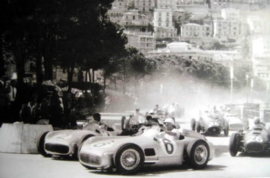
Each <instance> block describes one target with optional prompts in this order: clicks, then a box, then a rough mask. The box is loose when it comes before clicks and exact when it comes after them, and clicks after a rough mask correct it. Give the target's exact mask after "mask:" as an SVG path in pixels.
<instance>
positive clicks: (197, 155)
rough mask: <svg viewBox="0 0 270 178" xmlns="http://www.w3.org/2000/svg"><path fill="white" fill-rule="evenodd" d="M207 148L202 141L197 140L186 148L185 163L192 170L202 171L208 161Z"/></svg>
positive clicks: (208, 152)
mask: <svg viewBox="0 0 270 178" xmlns="http://www.w3.org/2000/svg"><path fill="white" fill-rule="evenodd" d="M209 155H210V151H209V146H208V144H207V143H206V142H205V141H204V140H197V141H195V142H194V143H190V144H189V145H188V147H187V158H186V159H187V163H188V164H189V165H190V166H191V167H192V168H193V169H203V168H205V167H206V165H207V163H208V160H209Z"/></svg>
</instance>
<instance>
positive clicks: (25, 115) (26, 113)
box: [20, 103, 32, 123]
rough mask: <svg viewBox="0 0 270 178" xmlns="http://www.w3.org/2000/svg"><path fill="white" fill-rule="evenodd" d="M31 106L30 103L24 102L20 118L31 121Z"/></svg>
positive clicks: (25, 121) (26, 121)
mask: <svg viewBox="0 0 270 178" xmlns="http://www.w3.org/2000/svg"><path fill="white" fill-rule="evenodd" d="M31 117H32V116H31V107H30V105H29V104H27V103H24V104H23V105H22V108H21V111H20V118H21V120H22V121H23V122H24V123H31V121H32V119H31Z"/></svg>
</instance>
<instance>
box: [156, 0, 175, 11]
mask: <svg viewBox="0 0 270 178" xmlns="http://www.w3.org/2000/svg"><path fill="white" fill-rule="evenodd" d="M156 2H157V5H156V8H157V9H172V10H173V9H176V0H157V1H156Z"/></svg>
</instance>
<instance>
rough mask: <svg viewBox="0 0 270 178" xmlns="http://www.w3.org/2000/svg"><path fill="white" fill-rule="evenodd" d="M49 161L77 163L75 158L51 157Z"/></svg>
mask: <svg viewBox="0 0 270 178" xmlns="http://www.w3.org/2000/svg"><path fill="white" fill-rule="evenodd" d="M51 159H52V160H54V161H74V162H78V161H79V160H78V159H77V158H72V157H69V156H53V157H51Z"/></svg>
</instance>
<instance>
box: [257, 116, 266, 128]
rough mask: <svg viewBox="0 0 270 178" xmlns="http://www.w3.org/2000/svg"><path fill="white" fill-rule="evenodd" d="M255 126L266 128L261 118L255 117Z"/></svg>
mask: <svg viewBox="0 0 270 178" xmlns="http://www.w3.org/2000/svg"><path fill="white" fill-rule="evenodd" d="M254 125H255V126H257V127H264V126H265V123H263V122H261V120H260V118H259V117H254Z"/></svg>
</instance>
